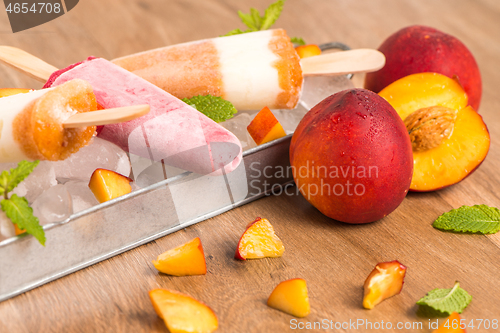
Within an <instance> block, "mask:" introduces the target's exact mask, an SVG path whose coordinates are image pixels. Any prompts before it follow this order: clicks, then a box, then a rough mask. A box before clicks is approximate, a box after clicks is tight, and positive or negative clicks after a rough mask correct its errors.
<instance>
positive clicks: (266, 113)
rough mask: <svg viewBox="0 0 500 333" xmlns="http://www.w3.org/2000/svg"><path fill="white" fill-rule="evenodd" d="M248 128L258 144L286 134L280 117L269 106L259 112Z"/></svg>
mask: <svg viewBox="0 0 500 333" xmlns="http://www.w3.org/2000/svg"><path fill="white" fill-rule="evenodd" d="M247 130H248V133H250V136H251V137H252V139H253V140H254V141H255V143H256V144H258V145H261V144H263V143H266V142H269V141H273V140H276V139H279V138H281V137H284V136H286V133H285V131H284V130H283V127H282V126H281V124H280V123H279V122H278V119H276V117H275V116H274V114H273V113H272V112H271V110H269V108H268V107H267V106H266V107H264V108H263V109H262V110H260V111H259V113H257V115H256V116H255V118H254V119H253V120H252V122H251V123H250V125H248V127H247Z"/></svg>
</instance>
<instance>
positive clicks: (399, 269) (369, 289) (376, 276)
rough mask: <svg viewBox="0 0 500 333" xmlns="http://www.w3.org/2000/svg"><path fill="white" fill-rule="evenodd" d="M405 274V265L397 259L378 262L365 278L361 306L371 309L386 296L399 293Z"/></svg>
mask: <svg viewBox="0 0 500 333" xmlns="http://www.w3.org/2000/svg"><path fill="white" fill-rule="evenodd" d="M405 275H406V267H405V266H403V265H402V264H400V263H399V261H397V260H394V261H390V262H382V263H378V264H377V266H375V268H374V269H373V271H372V272H371V273H370V275H368V277H367V278H366V280H365V284H364V290H365V292H364V297H363V307H364V308H365V309H373V308H374V307H375V306H376V305H377V304H379V303H380V302H382V301H383V300H385V299H386V298H389V297H392V296H394V295H397V294H399V293H400V292H401V289H403V283H404V278H405Z"/></svg>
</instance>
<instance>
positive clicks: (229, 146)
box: [45, 58, 242, 174]
mask: <svg viewBox="0 0 500 333" xmlns="http://www.w3.org/2000/svg"><path fill="white" fill-rule="evenodd" d="M74 78H80V79H84V80H86V81H88V82H89V83H90V84H91V85H92V88H93V90H94V93H95V96H96V99H97V102H98V103H99V104H100V105H102V106H103V107H105V108H115V107H122V106H129V105H139V104H149V106H150V112H149V113H148V114H146V115H145V116H142V117H140V118H137V119H134V120H131V121H127V122H124V123H119V124H111V125H105V126H104V127H103V128H102V130H101V131H100V133H99V134H98V136H99V137H101V138H103V139H105V140H108V141H111V142H113V143H115V144H116V145H118V146H120V147H121V148H122V149H124V150H126V151H129V152H131V153H134V154H136V155H139V156H143V157H147V158H151V159H152V160H155V161H163V162H164V163H166V164H169V165H172V166H175V167H178V168H181V169H184V170H188V171H193V172H196V173H200V174H209V173H212V172H217V174H221V173H222V170H221V168H222V167H224V172H226V173H227V172H231V171H232V170H234V169H235V168H236V167H237V166H238V165H239V163H240V162H241V158H242V155H241V154H242V153H241V144H240V142H239V140H238V139H237V138H236V137H235V136H234V134H232V133H231V132H229V131H227V130H226V129H224V128H223V127H222V126H220V125H218V124H217V123H216V122H214V121H213V120H211V119H209V118H208V117H206V116H205V115H203V114H202V113H201V112H198V111H197V110H195V109H193V108H192V107H191V106H189V105H187V104H186V103H184V102H182V101H181V100H179V99H177V98H175V97H174V96H172V95H170V94H169V93H167V92H165V91H164V90H162V89H160V88H158V87H157V86H155V85H153V84H151V83H149V82H148V81H146V80H144V79H142V78H140V77H138V76H137V75H135V74H133V73H130V72H128V71H126V70H124V69H123V68H121V67H119V66H117V65H114V64H113V63H111V62H109V61H107V60H104V59H102V58H89V59H87V60H85V61H83V62H82V63H79V64H75V65H72V66H70V67H68V68H66V69H64V70H60V71H57V72H55V73H54V74H53V75H52V76H51V77H50V79H49V80H48V81H47V83H46V85H45V87H50V86H58V85H60V84H64V83H65V82H67V81H69V80H72V79H74Z"/></svg>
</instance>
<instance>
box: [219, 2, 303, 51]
mask: <svg viewBox="0 0 500 333" xmlns="http://www.w3.org/2000/svg"><path fill="white" fill-rule="evenodd" d="M284 6H285V0H278V1H276V2H274V3H272V4H270V5H269V7H267V8H266V10H265V12H264V15H261V14H260V13H259V11H258V10H257V9H255V8H250V13H248V14H245V13H243V12H242V11H241V10H238V16H239V17H240V19H241V22H243V24H244V25H246V26H247V28H248V29H247V30H245V31H243V30H241V29H234V30H231V31H229V32H228V33H227V34H225V35H223V36H233V35H239V34H244V33H247V32H255V31H261V30H267V29H269V28H271V27H272V26H273V25H274V23H276V21H277V20H278V18H279V17H280V15H281V12H282V11H283V7H284ZM291 40H292V43H294V44H298V45H305V42H304V40H303V39H302V38H297V37H294V38H291Z"/></svg>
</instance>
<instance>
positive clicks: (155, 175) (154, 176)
mask: <svg viewBox="0 0 500 333" xmlns="http://www.w3.org/2000/svg"><path fill="white" fill-rule="evenodd" d="M134 172H135V169H134ZM183 172H186V171H185V170H182V169H179V168H176V167H173V166H170V165H166V164H163V163H161V162H154V163H153V164H151V165H150V166H149V167H147V168H145V169H144V170H142V172H141V173H140V174H139V175H138V176H137V177H136V180H135V185H136V186H138V187H139V188H144V187H148V186H150V185H153V184H156V183H158V182H160V181H162V180H165V179H167V178H172V177H175V176H177V175H179V174H181V173H183Z"/></svg>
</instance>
